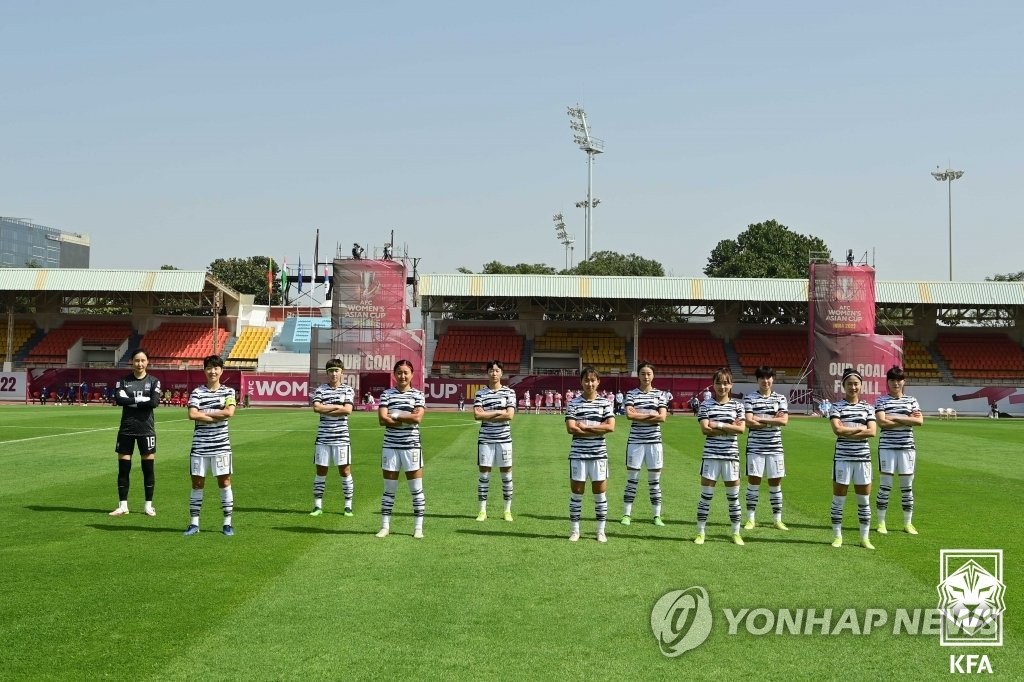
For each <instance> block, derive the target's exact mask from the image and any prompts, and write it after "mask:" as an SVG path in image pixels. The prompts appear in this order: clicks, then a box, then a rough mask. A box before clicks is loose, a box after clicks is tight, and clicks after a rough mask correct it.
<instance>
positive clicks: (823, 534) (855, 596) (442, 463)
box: [0, 406, 1024, 680]
mask: <svg viewBox="0 0 1024 682" xmlns="http://www.w3.org/2000/svg"><path fill="white" fill-rule="evenodd" d="M119 414H120V410H117V409H114V408H109V407H102V406H90V407H85V408H83V407H54V406H45V407H44V406H6V407H0V519H2V521H3V523H2V525H0V594H2V602H0V603H2V607H0V678H3V679H61V680H68V679H90V680H91V679H126V680H145V679H159V680H165V679H166V680H174V679H181V680H186V679H187V680H217V679H231V680H241V679H261V680H262V679H275V680H276V679H295V680H310V679H387V678H390V679H396V678H400V677H401V678H406V679H413V678H427V679H467V680H469V679H513V678H516V679H521V680H522V679H556V680H561V679H620V680H625V679H645V680H646V679H680V678H683V677H689V678H698V679H704V678H717V679H728V680H742V679H751V678H755V677H761V678H766V679H780V678H791V679H801V678H833V677H838V676H840V675H844V676H847V675H848V676H850V677H851V678H853V679H883V678H884V679H890V678H894V679H900V678H903V679H922V678H937V677H944V676H946V675H948V674H949V654H950V653H974V654H981V653H986V654H988V655H989V657H990V659H991V662H992V664H993V668H994V671H995V673H996V675H997V676H1000V677H1010V678H1016V679H1020V678H1021V675H1022V674H1024V667H1022V664H1024V656H1022V655H1021V653H1020V651H1021V650H1022V649H1021V644H1022V639H1024V625H1022V623H1024V599H1022V592H1024V589H1022V588H1024V581H1022V580H1021V570H1022V566H1024V554H1022V552H1021V541H1020V538H1021V531H1020V519H1021V512H1020V507H1019V504H1020V500H1022V499H1024V485H1022V474H1024V466H1022V462H1021V458H1022V456H1024V452H1022V447H1021V445H1022V443H1024V421H1021V420H1000V421H991V420H988V419H961V420H959V421H955V422H954V421H940V420H938V419H937V418H930V419H929V420H928V421H927V422H926V423H925V425H924V426H923V427H921V428H919V429H917V436H918V475H917V479H916V484H915V492H916V499H917V504H916V507H917V509H916V513H915V523H916V525H917V527H918V529H919V530H920V532H921V534H920V535H919V536H917V537H911V536H908V535H906V534H905V533H903V532H901V531H900V530H899V529H900V528H901V527H902V523H901V513H902V512H901V511H900V505H899V495H898V492H896V493H895V495H894V500H893V503H892V504H891V507H890V510H889V517H888V520H889V527H890V529H891V530H890V534H889V535H888V536H887V537H880V536H874V542H875V545H876V546H877V548H878V549H877V551H875V552H870V551H868V550H865V549H863V548H861V547H859V546H858V544H857V542H856V538H857V531H856V504H855V501H854V499H853V496H852V494H851V496H850V498H849V499H848V501H847V506H846V516H845V518H846V524H845V525H846V538H847V546H846V547H843V548H841V549H838V550H837V549H833V548H832V547H830V546H829V544H828V542H829V540H830V534H831V532H830V529H829V520H828V516H829V514H828V512H829V505H830V501H831V490H830V474H831V460H832V444H833V437H832V435H831V432H830V430H829V427H828V424H827V422H825V420H822V419H811V418H794V419H793V420H792V421H791V423H790V426H789V427H787V428H786V430H785V432H784V436H785V444H786V464H787V474H788V476H787V478H786V479H785V483H784V491H785V520H786V522H787V523H788V524H789V527H790V531H789V532H787V533H783V532H780V531H777V530H774V529H773V528H771V527H770V524H769V523H768V521H770V510H769V508H768V504H767V497H768V495H767V488H766V487H764V488H762V493H761V504H760V506H759V510H758V514H759V521H760V522H761V523H760V524H759V526H758V528H756V529H755V530H752V531H745V532H744V537H745V539H746V541H747V544H746V546H744V547H737V546H734V545H732V544H731V543H730V542H729V541H728V518H727V512H726V500H725V494H724V492H723V489H722V488H721V486H719V487H718V488H717V489H716V495H715V499H714V502H713V505H712V510H711V520H710V524H709V528H708V531H709V532H708V542H707V544H706V545H704V546H703V547H697V546H695V545H693V543H692V542H691V539H692V537H693V533H694V517H695V513H696V504H697V496H698V492H699V486H698V480H697V479H698V477H697V472H698V465H699V454H700V446H701V437H700V435H699V433H698V429H697V426H696V424H695V423H694V420H693V419H692V418H691V417H689V416H679V415H677V416H674V417H670V419H669V421H668V423H667V424H666V425H665V428H664V439H665V460H666V470H665V473H664V476H663V491H664V505H665V507H664V515H665V518H666V520H667V524H668V525H667V526H666V527H664V528H656V527H655V526H654V525H653V524H651V522H650V505H649V503H648V501H647V491H646V476H644V477H643V478H642V479H641V485H640V490H639V493H638V496H637V501H636V504H635V508H634V515H633V525H632V526H630V527H628V528H627V527H624V526H622V525H620V524H619V523H618V519H619V518H620V515H621V509H622V507H621V504H622V488H623V485H624V481H625V475H624V464H623V461H624V449H625V440H626V432H627V430H628V429H627V425H628V423H627V422H626V420H625V418H621V417H620V418H619V424H618V431H617V432H616V433H615V434H614V435H613V436H612V437H611V438H610V439H609V440H610V442H609V449H610V452H611V453H612V455H611V458H610V470H611V480H610V483H609V495H608V497H609V523H608V535H609V542H608V544H607V545H601V544H598V543H597V542H595V541H594V539H593V531H594V520H593V498H592V496H591V494H590V492H589V487H588V492H587V495H586V497H585V498H584V505H583V510H584V519H583V532H584V536H583V539H582V540H581V541H580V542H579V543H576V544H571V543H569V542H568V541H567V540H566V537H567V535H568V483H567V472H568V466H567V462H566V455H567V452H568V444H569V437H568V435H567V434H566V433H565V428H564V424H563V422H562V419H561V418H560V417H557V416H545V415H539V416H538V415H519V416H517V418H516V420H515V422H514V423H513V431H514V439H515V445H514V447H515V485H516V494H515V504H514V508H513V511H514V513H515V521H514V522H513V523H506V522H504V521H502V520H501V518H500V508H501V484H500V480H499V478H498V476H497V474H496V472H495V475H494V476H493V478H492V483H491V502H490V505H491V506H490V509H491V518H490V519H489V520H488V521H486V522H484V523H478V522H476V521H475V519H474V517H475V515H476V511H477V501H476V478H477V474H476V467H475V462H476V461H475V443H476V433H477V426H476V424H475V423H474V422H473V420H472V416H471V414H470V413H468V412H466V413H457V412H445V413H442V412H435V413H428V415H427V417H426V418H425V421H424V427H423V442H424V453H425V462H426V464H425V470H424V488H425V492H426V498H427V517H426V521H425V533H426V538H425V539H424V540H422V541H417V540H414V539H413V538H412V537H411V531H412V516H411V503H410V499H409V492H408V489H407V488H406V486H405V484H404V482H403V483H402V484H401V485H400V487H399V491H398V498H397V502H396V505H395V512H396V515H395V517H394V520H393V523H392V535H391V537H389V538H386V539H383V540H381V539H377V538H375V537H374V533H375V532H376V530H377V529H378V528H379V521H380V519H379V516H378V510H379V504H380V493H381V477H380V471H379V468H378V466H379V453H380V443H381V435H382V434H381V429H380V427H379V426H377V423H376V418H375V416H374V415H372V414H365V413H358V414H356V415H354V416H353V418H352V437H353V443H354V452H355V460H356V463H355V465H354V467H353V469H354V476H355V482H356V504H355V507H356V515H355V517H354V518H345V517H343V516H342V515H341V514H340V511H341V485H340V481H339V479H338V475H337V472H336V471H332V472H331V476H330V478H329V479H328V491H327V496H326V499H325V509H326V512H325V514H324V515H323V516H321V517H318V518H311V517H310V516H309V515H308V512H309V510H310V509H311V506H312V501H311V497H312V477H313V467H312V461H311V460H312V443H313V435H314V431H315V427H316V416H315V415H314V414H313V413H312V411H311V410H308V409H306V410H300V409H250V410H239V412H238V414H237V415H236V416H235V418H234V419H233V420H232V422H231V436H232V443H233V446H234V452H235V475H234V492H235V505H236V506H235V518H234V521H235V529H236V533H237V535H236V536H235V537H233V538H226V537H224V536H223V535H221V533H220V532H219V528H220V509H219V497H218V496H217V494H216V492H215V490H216V488H215V484H214V483H213V481H212V480H211V481H210V482H209V483H208V490H209V491H210V492H209V493H208V494H207V499H206V504H205V507H204V510H203V532H201V533H200V534H199V535H198V536H195V537H192V538H184V537H182V535H181V532H182V530H183V529H184V527H185V525H186V523H187V506H188V471H187V464H188V460H187V456H188V446H189V442H190V434H191V422H189V421H188V420H187V418H186V415H185V411H184V410H183V409H181V408H171V407H162V408H160V409H159V410H158V413H157V414H158V447H159V451H158V455H157V489H156V500H155V504H156V508H157V511H158V516H156V517H155V518H149V517H146V516H145V515H144V514H142V513H141V510H142V476H141V470H140V467H139V464H138V457H137V456H136V458H135V462H134V468H133V471H132V491H131V499H130V506H131V510H132V513H131V514H130V515H129V516H126V517H121V518H111V517H108V516H107V512H108V511H110V510H111V509H113V508H114V506H115V505H116V483H115V479H116V463H115V457H114V454H113V444H114V436H115V433H116V428H117V423H118V418H119ZM403 480H404V479H403ZM851 493H852V491H851ZM1014 519H1016V520H1014ZM942 548H969V549H977V548H1001V549H1003V550H1004V561H1005V564H1004V565H1005V582H1006V583H1007V589H1006V606H1007V610H1006V615H1005V617H1004V646H1003V647H1001V648H997V647H989V648H981V649H950V648H944V647H940V646H939V642H938V637H937V636H934V635H918V636H909V635H902V636H895V635H893V634H892V633H891V631H886V629H885V628H882V629H880V630H876V631H875V632H873V633H872V634H870V635H854V634H844V635H838V636H824V635H820V634H813V635H809V636H792V635H779V636H775V635H766V636H760V637H758V636H754V635H751V634H749V633H747V632H746V631H745V630H743V629H741V630H740V632H739V634H736V635H729V634H728V632H727V623H726V620H725V618H724V617H722V616H721V609H722V608H731V609H739V608H750V609H754V608H760V607H764V608H768V609H776V608H780V607H789V608H798V607H803V608H811V607H814V608H817V609H823V608H833V609H834V610H836V611H837V612H838V611H839V610H841V609H845V608H849V607H857V608H859V609H868V608H880V609H886V610H892V609H895V608H898V607H900V608H918V607H921V608H933V607H935V606H936V603H937V594H936V584H937V583H938V572H939V550H940V549H942ZM690 586H702V587H704V588H706V589H707V591H708V592H709V594H710V596H711V605H712V609H713V613H714V617H715V620H714V625H713V629H712V633H711V636H710V637H709V639H708V640H707V641H706V642H705V643H704V644H703V645H702V646H700V647H698V648H696V649H694V650H692V651H689V652H687V653H685V654H683V655H682V656H680V657H677V658H667V657H665V656H663V655H662V654H661V653H660V650H659V647H658V644H657V642H656V640H655V638H654V636H653V635H652V632H651V626H650V612H651V608H652V606H653V605H654V604H655V602H656V601H657V600H658V598H659V597H660V596H661V595H663V594H664V593H666V592H667V591H670V590H674V589H682V588H687V587H690Z"/></svg>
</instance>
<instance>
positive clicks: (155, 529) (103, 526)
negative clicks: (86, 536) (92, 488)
mask: <svg viewBox="0 0 1024 682" xmlns="http://www.w3.org/2000/svg"><path fill="white" fill-rule="evenodd" d="M85 525H86V526H87V527H89V528H95V529H96V530H107V531H128V530H136V531H142V532H143V533H180V532H181V528H168V527H166V526H122V525H120V524H108V523H87V524H85Z"/></svg>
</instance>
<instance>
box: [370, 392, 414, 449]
mask: <svg viewBox="0 0 1024 682" xmlns="http://www.w3.org/2000/svg"><path fill="white" fill-rule="evenodd" d="M417 407H423V408H425V407H426V401H425V400H424V397H423V391H420V390H417V389H415V388H410V389H409V390H407V391H399V390H398V389H397V388H389V389H387V390H386V391H384V393H382V394H381V396H380V405H379V407H378V409H386V410H387V411H388V412H389V413H394V412H395V411H398V412H405V413H407V414H411V413H412V412H413V410H415V409H416V408H417ZM403 416H404V415H403ZM384 447H385V448H389V449H392V450H415V449H417V448H419V447H420V425H419V424H401V425H399V426H385V427H384Z"/></svg>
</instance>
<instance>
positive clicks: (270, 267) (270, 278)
mask: <svg viewBox="0 0 1024 682" xmlns="http://www.w3.org/2000/svg"><path fill="white" fill-rule="evenodd" d="M273 301H274V259H273V258H268V259H267V305H271V304H272V303H273Z"/></svg>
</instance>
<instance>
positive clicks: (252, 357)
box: [224, 327, 274, 369]
mask: <svg viewBox="0 0 1024 682" xmlns="http://www.w3.org/2000/svg"><path fill="white" fill-rule="evenodd" d="M273 337H274V329H273V327H246V328H245V329H243V330H242V333H241V334H240V335H239V337H238V340H237V341H236V342H235V345H234V347H232V348H231V352H230V353H228V357H227V360H225V361H224V366H225V367H229V368H232V369H256V364H257V361H258V360H259V357H260V353H263V352H264V351H265V350H267V348H268V347H269V346H270V340H271V339H272V338H273Z"/></svg>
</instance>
